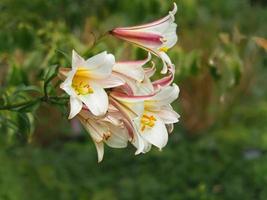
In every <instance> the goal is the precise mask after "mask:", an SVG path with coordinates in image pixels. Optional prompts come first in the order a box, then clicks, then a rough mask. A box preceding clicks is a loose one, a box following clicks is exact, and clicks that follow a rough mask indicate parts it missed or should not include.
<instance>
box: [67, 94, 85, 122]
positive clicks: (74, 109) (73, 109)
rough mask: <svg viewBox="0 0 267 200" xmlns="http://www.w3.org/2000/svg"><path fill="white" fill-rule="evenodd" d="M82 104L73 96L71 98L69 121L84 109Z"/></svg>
mask: <svg viewBox="0 0 267 200" xmlns="http://www.w3.org/2000/svg"><path fill="white" fill-rule="evenodd" d="M82 106H83V104H82V102H81V100H79V99H77V98H75V97H73V96H71V97H70V114H69V119H72V118H73V117H75V116H76V115H77V114H78V113H79V112H80V111H81V109H82Z"/></svg>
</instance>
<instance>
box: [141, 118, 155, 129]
mask: <svg viewBox="0 0 267 200" xmlns="http://www.w3.org/2000/svg"><path fill="white" fill-rule="evenodd" d="M155 121H157V119H156V118H155V117H154V116H153V115H151V116H148V115H146V114H144V115H143V116H142V118H141V131H144V130H145V129H146V128H152V127H154V126H155Z"/></svg>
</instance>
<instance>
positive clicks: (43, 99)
mask: <svg viewBox="0 0 267 200" xmlns="http://www.w3.org/2000/svg"><path fill="white" fill-rule="evenodd" d="M67 99H68V97H56V96H55V97H54V96H52V97H49V96H43V97H38V98H36V99H33V100H29V101H24V102H21V103H16V104H9V105H5V106H0V110H13V109H16V108H20V107H24V106H28V105H32V104H34V103H37V102H38V101H40V102H46V103H50V102H51V103H55V102H56V101H59V100H67ZM50 100H51V101H50ZM62 105H64V104H63V103H62Z"/></svg>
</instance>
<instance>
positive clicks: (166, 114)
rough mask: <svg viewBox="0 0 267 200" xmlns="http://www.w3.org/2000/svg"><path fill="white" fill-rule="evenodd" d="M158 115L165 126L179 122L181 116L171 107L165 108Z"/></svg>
mask: <svg viewBox="0 0 267 200" xmlns="http://www.w3.org/2000/svg"><path fill="white" fill-rule="evenodd" d="M157 115H158V116H159V117H160V119H161V120H162V121H163V122H164V123H165V124H173V123H177V122H178V121H179V118H180V115H179V114H178V113H176V112H175V111H174V110H173V109H172V107H171V106H163V107H161V109H160V111H159V112H157Z"/></svg>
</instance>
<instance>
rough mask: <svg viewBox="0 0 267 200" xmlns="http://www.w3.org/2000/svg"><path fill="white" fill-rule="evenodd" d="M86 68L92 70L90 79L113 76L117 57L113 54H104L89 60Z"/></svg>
mask: <svg viewBox="0 0 267 200" xmlns="http://www.w3.org/2000/svg"><path fill="white" fill-rule="evenodd" d="M85 64H86V68H88V69H89V70H90V77H91V78H93V79H102V78H106V77H108V76H109V75H111V72H112V68H113V66H114V64H115V57H114V56H113V55H112V54H107V53H106V52H102V53H100V54H98V55H96V56H93V57H91V58H89V59H88V60H87V61H86V62H85Z"/></svg>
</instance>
